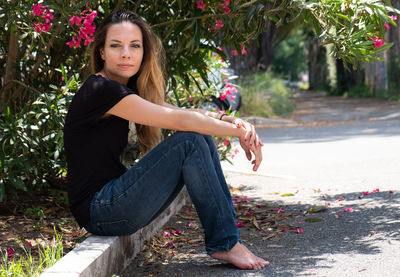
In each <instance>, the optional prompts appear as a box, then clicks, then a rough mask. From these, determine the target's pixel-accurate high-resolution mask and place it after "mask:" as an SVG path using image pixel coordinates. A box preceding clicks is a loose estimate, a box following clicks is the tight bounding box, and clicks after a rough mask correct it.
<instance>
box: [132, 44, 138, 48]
mask: <svg viewBox="0 0 400 277" xmlns="http://www.w3.org/2000/svg"><path fill="white" fill-rule="evenodd" d="M131 47H133V48H140V45H139V44H132V45H131Z"/></svg>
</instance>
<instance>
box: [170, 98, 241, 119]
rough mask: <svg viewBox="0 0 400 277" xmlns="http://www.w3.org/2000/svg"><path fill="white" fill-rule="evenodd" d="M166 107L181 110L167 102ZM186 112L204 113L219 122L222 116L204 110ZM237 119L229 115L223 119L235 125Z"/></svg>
mask: <svg viewBox="0 0 400 277" xmlns="http://www.w3.org/2000/svg"><path fill="white" fill-rule="evenodd" d="M164 106H165V107H169V108H172V109H181V108H179V107H177V106H174V105H171V104H169V103H166V102H164ZM186 110H188V111H196V112H199V113H202V114H204V115H207V116H209V117H211V118H214V119H218V120H219V119H220V118H221V114H219V113H215V112H211V111H207V110H202V109H186ZM235 119H237V118H236V117H233V116H228V115H225V116H223V117H222V120H223V121H226V122H229V123H234V121H235Z"/></svg>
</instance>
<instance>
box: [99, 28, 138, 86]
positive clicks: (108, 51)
mask: <svg viewBox="0 0 400 277" xmlns="http://www.w3.org/2000/svg"><path fill="white" fill-rule="evenodd" d="M143 50H144V49H143V37H142V31H141V30H140V28H139V27H138V26H137V25H136V24H133V23H131V22H128V21H124V22H121V23H118V24H113V25H111V26H110V27H109V28H108V31H107V36H106V41H105V43H104V48H102V49H100V54H101V58H102V59H103V60H104V68H103V71H104V72H105V75H106V77H108V78H110V79H112V80H114V81H117V82H119V83H121V84H124V85H126V84H128V80H129V78H130V77H132V76H133V75H135V74H136V73H137V72H138V71H139V69H140V65H141V64H142V59H143Z"/></svg>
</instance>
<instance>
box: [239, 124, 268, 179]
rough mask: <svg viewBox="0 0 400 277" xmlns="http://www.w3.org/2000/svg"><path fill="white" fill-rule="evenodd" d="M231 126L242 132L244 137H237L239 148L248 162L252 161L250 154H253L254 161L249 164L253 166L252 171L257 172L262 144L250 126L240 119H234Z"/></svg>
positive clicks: (260, 159)
mask: <svg viewBox="0 0 400 277" xmlns="http://www.w3.org/2000/svg"><path fill="white" fill-rule="evenodd" d="M233 124H235V126H236V127H237V128H242V129H243V130H244V135H243V136H241V137H239V141H240V146H241V147H242V148H243V150H244V152H245V154H246V157H247V159H248V160H249V161H251V159H252V153H253V154H254V160H253V161H252V162H251V163H252V164H253V170H254V171H257V169H258V167H259V166H260V164H261V161H262V149H261V147H262V146H264V144H263V143H262V142H261V140H260V138H259V136H258V134H257V133H256V130H255V128H254V126H253V125H252V124H250V123H248V122H245V121H243V120H242V119H240V118H237V119H235V120H234V122H233Z"/></svg>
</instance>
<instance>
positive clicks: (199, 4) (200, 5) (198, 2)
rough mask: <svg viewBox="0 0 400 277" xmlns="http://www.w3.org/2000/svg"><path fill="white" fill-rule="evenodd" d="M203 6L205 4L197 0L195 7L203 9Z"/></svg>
mask: <svg viewBox="0 0 400 277" xmlns="http://www.w3.org/2000/svg"><path fill="white" fill-rule="evenodd" d="M205 7H206V4H204V2H203V0H200V1H197V8H198V9H199V10H204V8H205Z"/></svg>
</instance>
